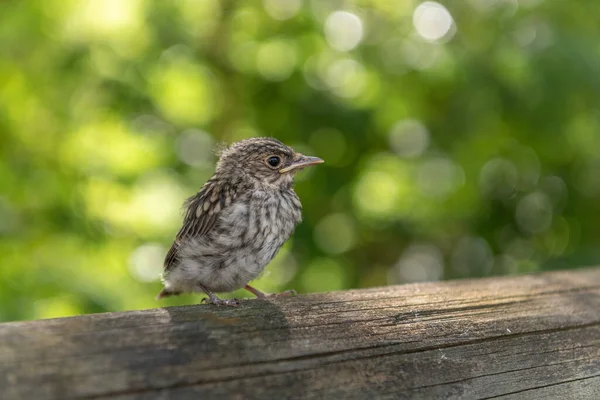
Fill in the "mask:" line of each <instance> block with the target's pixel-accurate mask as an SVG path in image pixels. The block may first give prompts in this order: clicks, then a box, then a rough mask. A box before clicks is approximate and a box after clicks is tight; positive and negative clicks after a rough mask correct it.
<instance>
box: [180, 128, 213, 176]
mask: <svg viewBox="0 0 600 400" xmlns="http://www.w3.org/2000/svg"><path fill="white" fill-rule="evenodd" d="M214 145H215V144H214V140H213V138H212V136H211V135H210V134H209V133H207V132H204V131H202V130H199V129H188V130H185V131H183V132H182V133H181V135H180V136H179V139H178V141H177V154H178V155H179V158H180V159H181V161H183V162H184V163H186V164H188V165H191V166H192V167H208V166H210V165H212V164H213V163H214V154H213V149H214Z"/></svg>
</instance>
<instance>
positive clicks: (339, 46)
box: [325, 11, 363, 51]
mask: <svg viewBox="0 0 600 400" xmlns="http://www.w3.org/2000/svg"><path fill="white" fill-rule="evenodd" d="M325 38H326V39H327V43H328V44H329V45H330V46H331V47H332V48H334V49H336V50H339V51H349V50H352V49H354V48H355V47H356V46H358V44H359V43H360V41H361V40H362V38H363V24H362V22H361V20H360V18H358V16H357V15H355V14H352V13H350V12H347V11H336V12H334V13H331V14H330V15H329V17H327V21H325Z"/></svg>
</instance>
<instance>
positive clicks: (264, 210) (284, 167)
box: [157, 137, 324, 306]
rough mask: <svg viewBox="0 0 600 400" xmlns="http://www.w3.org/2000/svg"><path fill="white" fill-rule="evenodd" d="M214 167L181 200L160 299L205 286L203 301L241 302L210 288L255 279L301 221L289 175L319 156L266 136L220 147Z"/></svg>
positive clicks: (221, 289) (242, 284) (237, 286)
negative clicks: (179, 222)
mask: <svg viewBox="0 0 600 400" xmlns="http://www.w3.org/2000/svg"><path fill="white" fill-rule="evenodd" d="M218 156H219V159H218V162H217V165H216V168H215V173H214V175H212V177H211V178H210V179H208V181H206V183H205V184H204V185H203V186H202V188H201V189H200V191H199V192H197V193H196V194H195V195H193V196H191V197H189V198H188V199H187V200H186V201H185V202H184V206H183V208H184V216H183V224H182V226H181V228H180V230H179V231H178V232H177V234H176V236H175V239H174V241H173V244H172V245H171V247H170V249H169V250H168V252H167V254H166V256H165V260H164V270H163V273H162V277H161V280H162V283H163V286H164V287H163V289H162V290H161V291H160V293H159V294H158V295H157V299H161V298H164V297H168V296H175V295H179V294H182V293H194V292H200V293H205V294H206V295H207V296H208V298H204V299H203V300H202V302H206V303H209V304H214V305H217V306H222V305H223V306H238V305H240V302H239V300H238V299H221V298H219V297H218V296H217V295H216V294H215V293H224V292H232V291H234V290H237V289H241V288H244V289H246V290H248V291H249V292H251V293H252V294H254V295H255V296H256V297H257V298H261V299H264V298H267V297H274V296H290V295H295V294H296V292H295V291H294V290H288V291H285V292H282V293H273V294H268V293H264V292H262V291H260V290H258V289H256V288H254V287H252V286H250V284H249V283H250V281H252V280H254V279H256V278H257V277H259V276H260V275H261V273H262V272H263V271H264V269H265V267H266V266H267V264H269V262H270V261H271V260H272V259H273V257H275V255H276V254H277V253H278V252H279V250H280V249H281V247H282V246H283V244H284V243H285V242H286V241H287V240H288V239H289V238H290V237H291V235H292V233H293V232H294V230H295V227H296V225H297V224H299V223H300V222H301V221H302V204H301V203H300V199H299V198H298V196H297V195H296V193H295V191H294V189H293V184H294V175H295V174H296V173H297V172H298V171H300V170H302V169H304V168H306V167H309V166H313V165H316V164H321V163H323V162H324V161H323V159H321V158H318V157H313V156H306V155H304V154H301V153H299V152H297V151H295V150H294V149H293V148H291V147H289V146H287V145H285V144H283V143H282V142H281V141H279V140H277V139H275V138H271V137H255V138H249V139H244V140H241V141H238V142H235V143H233V144H231V145H230V146H228V147H224V148H223V149H221V150H220V151H219V153H218Z"/></svg>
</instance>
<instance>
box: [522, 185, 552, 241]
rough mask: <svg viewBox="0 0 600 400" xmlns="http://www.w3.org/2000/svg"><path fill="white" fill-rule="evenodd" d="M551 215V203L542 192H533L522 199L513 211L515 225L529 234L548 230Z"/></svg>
mask: <svg viewBox="0 0 600 400" xmlns="http://www.w3.org/2000/svg"><path fill="white" fill-rule="evenodd" d="M552 215H553V212H552V202H551V201H550V198H549V197H548V195H547V194H546V193H543V192H534V193H530V194H528V195H527V196H525V197H523V198H522V199H521V200H520V201H519V203H518V204H517V208H516V211H515V218H516V220H517V225H518V226H519V228H521V229H522V230H523V231H524V232H525V233H530V234H535V233H541V232H544V231H546V230H547V229H548V228H550V225H551V224H552Z"/></svg>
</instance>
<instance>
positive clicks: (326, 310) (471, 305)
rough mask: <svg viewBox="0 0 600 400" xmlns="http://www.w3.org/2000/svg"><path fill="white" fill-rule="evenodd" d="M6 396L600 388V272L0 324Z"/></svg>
mask: <svg viewBox="0 0 600 400" xmlns="http://www.w3.org/2000/svg"><path fill="white" fill-rule="evenodd" d="M0 361H1V363H0V388H1V391H2V395H1V396H0V397H2V398H3V399H27V400H29V399H68V398H103V397H109V396H111V397H112V398H118V399H157V398H177V399H207V398H227V399H229V398H240V399H242V398H243V399H270V398H307V397H316V398H344V399H348V398H357V399H358V398H360V399H363V398H373V397H375V398H395V399H396V398H424V399H425V398H426V399H431V398H461V399H462V398H526V399H537V398H540V399H541V398H557V397H561V398H573V399H584V398H590V399H596V398H600V269H599V268H594V269H581V270H576V271H569V272H553V273H545V274H536V275H528V276H520V277H508V278H489V279H479V280H463V281H450V282H438V283H423V284H413V285H404V286H393V287H385V288H376V289H369V290H354V291H347V292H337V293H327V294H313V295H307V296H299V297H297V298H291V299H276V300H269V301H261V300H249V301H245V302H243V303H242V306H241V307H238V308H217V307H215V306H211V305H196V306H188V307H173V308H163V309H154V310H145V311H132V312H125V313H109V314H97V315H86V316H81V317H73V318H62V319H53V320H44V321H32V322H16V323H6V324H2V325H0Z"/></svg>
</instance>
